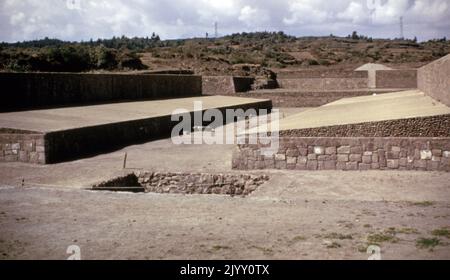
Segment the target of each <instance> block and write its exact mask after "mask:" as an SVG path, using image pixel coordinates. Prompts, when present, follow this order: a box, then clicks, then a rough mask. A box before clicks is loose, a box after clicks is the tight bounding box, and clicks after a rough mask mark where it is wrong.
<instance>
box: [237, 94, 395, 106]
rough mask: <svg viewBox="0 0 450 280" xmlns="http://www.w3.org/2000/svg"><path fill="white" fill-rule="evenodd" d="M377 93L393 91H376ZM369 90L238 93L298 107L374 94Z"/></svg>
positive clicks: (275, 103)
mask: <svg viewBox="0 0 450 280" xmlns="http://www.w3.org/2000/svg"><path fill="white" fill-rule="evenodd" d="M376 92H377V94H382V93H388V92H392V91H390V90H386V91H379V90H377V91H376ZM372 94H373V91H369V90H348V91H345V90H343V91H293V90H283V89H276V90H258V91H251V92H248V93H243V94H237V95H238V96H240V97H250V98H263V99H271V100H272V103H273V106H274V107H279V108H298V107H319V106H322V105H325V104H328V103H330V102H334V101H337V100H339V99H342V98H349V97H357V96H367V95H372Z"/></svg>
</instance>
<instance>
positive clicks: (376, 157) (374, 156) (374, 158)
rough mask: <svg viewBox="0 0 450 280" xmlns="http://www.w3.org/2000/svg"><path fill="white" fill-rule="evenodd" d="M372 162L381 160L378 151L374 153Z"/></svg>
mask: <svg viewBox="0 0 450 280" xmlns="http://www.w3.org/2000/svg"><path fill="white" fill-rule="evenodd" d="M372 162H373V163H378V162H379V159H378V153H376V154H373V155H372Z"/></svg>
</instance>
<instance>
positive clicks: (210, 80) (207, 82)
mask: <svg viewBox="0 0 450 280" xmlns="http://www.w3.org/2000/svg"><path fill="white" fill-rule="evenodd" d="M254 82H255V78H252V77H233V76H204V77H203V82H202V83H203V94H205V95H234V94H236V93H238V92H247V91H250V90H251V89H252V85H253V83H254Z"/></svg>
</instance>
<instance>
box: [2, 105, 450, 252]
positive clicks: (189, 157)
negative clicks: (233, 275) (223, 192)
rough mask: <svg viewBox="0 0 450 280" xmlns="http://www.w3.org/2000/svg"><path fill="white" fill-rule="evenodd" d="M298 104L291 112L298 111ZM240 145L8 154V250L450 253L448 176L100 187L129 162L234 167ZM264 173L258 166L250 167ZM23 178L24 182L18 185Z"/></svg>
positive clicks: (328, 175) (377, 174)
mask: <svg viewBox="0 0 450 280" xmlns="http://www.w3.org/2000/svg"><path fill="white" fill-rule="evenodd" d="M292 113H295V112H294V111H286V112H285V114H286V115H289V114H292ZM232 151H233V146H226V145H225V146H206V145H200V146H174V145H173V144H172V143H171V141H170V140H161V141H155V142H150V143H146V144H143V145H138V146H132V147H127V148H125V149H123V150H120V151H116V152H113V153H110V154H105V155H99V156H96V157H92V158H88V159H83V160H79V161H74V162H69V163H62V164H57V165H47V166H36V165H29V164H22V163H0V259H67V258H68V256H69V255H67V254H66V250H67V248H68V246H70V245H78V246H80V248H81V257H82V258H83V259H360V260H365V259H367V258H368V257H369V254H367V252H366V251H367V247H368V245H372V244H373V245H375V244H377V245H379V246H380V247H381V254H382V258H383V259H450V246H449V245H450V244H449V243H450V239H449V238H450V235H449V229H450V228H449V227H450V222H449V221H450V174H448V173H436V172H426V173H424V172H394V171H389V172H383V171H371V172H342V171H324V172H308V171H305V172H299V171H292V172H291V171H268V172H265V174H267V175H269V176H270V180H269V181H268V182H267V183H266V184H264V185H262V186H261V187H260V188H259V189H258V190H257V191H255V192H254V193H252V194H251V195H250V196H248V197H245V198H243V197H229V196H219V195H189V196H188V195H172V194H170V195H168V194H164V195H160V194H131V193H111V192H92V191H88V190H84V189H83V188H85V187H88V186H91V185H92V184H93V183H95V182H98V181H101V180H105V179H108V178H110V177H111V176H113V175H117V174H118V173H120V172H123V170H122V161H123V156H124V154H125V153H128V159H129V160H128V168H130V171H132V170H140V169H144V170H152V171H167V172H169V171H170V172H181V171H188V172H217V173H239V172H234V171H231V154H232ZM249 173H251V174H261V172H249ZM22 179H25V182H26V184H25V188H21V187H20V184H21V181H22Z"/></svg>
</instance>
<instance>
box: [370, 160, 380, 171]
mask: <svg viewBox="0 0 450 280" xmlns="http://www.w3.org/2000/svg"><path fill="white" fill-rule="evenodd" d="M371 168H372V169H373V170H377V169H380V164H379V163H378V162H372V164H371Z"/></svg>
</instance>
